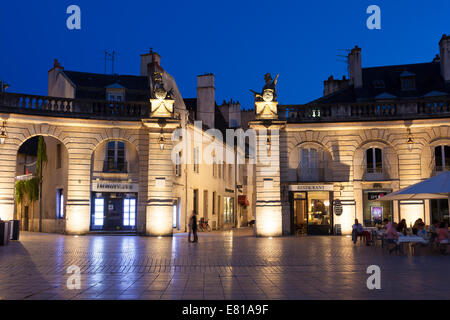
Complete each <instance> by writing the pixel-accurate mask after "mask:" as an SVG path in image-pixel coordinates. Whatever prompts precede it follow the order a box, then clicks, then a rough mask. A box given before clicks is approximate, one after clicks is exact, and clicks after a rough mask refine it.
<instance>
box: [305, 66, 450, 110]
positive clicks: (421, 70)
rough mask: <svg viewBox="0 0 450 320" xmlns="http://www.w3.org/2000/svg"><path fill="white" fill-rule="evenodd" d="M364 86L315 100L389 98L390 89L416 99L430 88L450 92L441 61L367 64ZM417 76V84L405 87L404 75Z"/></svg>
mask: <svg viewBox="0 0 450 320" xmlns="http://www.w3.org/2000/svg"><path fill="white" fill-rule="evenodd" d="M362 75H363V87H362V88H354V87H353V86H349V87H346V88H344V89H341V90H339V91H337V92H334V93H332V94H329V95H327V96H324V97H322V98H319V99H316V100H313V101H311V102H310V103H313V104H322V103H323V104H326V103H354V102H368V101H376V100H378V99H379V98H380V97H381V98H384V99H385V98H386V97H385V96H386V93H387V94H389V96H390V97H391V98H392V99H395V100H399V99H416V98H422V97H424V96H427V95H428V94H429V93H430V92H441V93H444V94H450V85H449V84H446V83H445V81H444V79H443V78H442V76H441V69H440V64H439V61H434V62H430V63H417V64H405V65H396V66H382V67H372V68H363V69H362ZM405 76H407V77H413V78H414V79H415V88H414V89H412V90H402V86H401V78H404V77H405Z"/></svg>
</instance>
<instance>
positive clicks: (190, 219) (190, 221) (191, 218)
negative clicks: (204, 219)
mask: <svg viewBox="0 0 450 320" xmlns="http://www.w3.org/2000/svg"><path fill="white" fill-rule="evenodd" d="M193 217H194V213H192V215H191V217H190V218H189V224H188V226H189V235H188V242H192V241H191V233H192V220H193Z"/></svg>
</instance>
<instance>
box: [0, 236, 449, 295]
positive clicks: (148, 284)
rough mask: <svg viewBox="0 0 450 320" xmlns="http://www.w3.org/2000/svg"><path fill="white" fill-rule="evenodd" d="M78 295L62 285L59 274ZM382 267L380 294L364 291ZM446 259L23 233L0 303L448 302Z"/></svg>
mask: <svg viewBox="0 0 450 320" xmlns="http://www.w3.org/2000/svg"><path fill="white" fill-rule="evenodd" d="M72 265H75V266H78V267H79V268H80V269H81V289H74V290H69V289H68V288H67V279H68V277H69V275H68V274H67V268H68V267H69V266H72ZM369 265H378V266H379V267H380V268H381V290H369V289H368V288H367V286H366V281H367V278H368V277H369V274H367V273H366V270H367V267H368V266H369ZM449 270H450V256H448V255H439V254H438V253H431V252H428V251H422V253H421V255H418V256H411V255H406V256H398V255H392V256H390V255H389V254H388V253H387V252H386V251H385V250H383V249H382V248H381V247H380V246H377V247H366V246H364V245H363V244H361V243H359V242H358V244H357V245H356V246H355V245H353V243H352V242H351V240H350V239H349V238H347V237H345V236H342V237H338V236H330V237H327V236H317V237H313V236H310V237H284V238H273V239H268V238H255V237H254V236H253V235H252V230H249V229H240V230H233V231H224V232H211V233H200V234H199V243H198V244H193V243H188V241H187V235H186V234H185V233H179V234H176V235H174V237H172V238H169V237H167V238H166V237H163V238H160V239H158V238H151V237H139V236H128V235H126V236H124V235H122V236H114V235H89V236H79V237H75V236H64V235H59V234H39V233H29V232H23V233H21V239H20V241H19V242H12V243H10V244H9V245H8V246H3V247H0V299H214V300H218V299H450V273H449Z"/></svg>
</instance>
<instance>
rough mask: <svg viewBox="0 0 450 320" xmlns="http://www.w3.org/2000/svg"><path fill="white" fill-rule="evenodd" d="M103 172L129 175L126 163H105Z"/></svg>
mask: <svg viewBox="0 0 450 320" xmlns="http://www.w3.org/2000/svg"><path fill="white" fill-rule="evenodd" d="M103 172H105V173H128V163H127V162H126V161H117V162H115V161H107V160H105V161H103Z"/></svg>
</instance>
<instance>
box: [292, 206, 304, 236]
mask: <svg viewBox="0 0 450 320" xmlns="http://www.w3.org/2000/svg"><path fill="white" fill-rule="evenodd" d="M293 218H294V221H293V226H294V234H295V235H306V234H307V232H308V229H307V228H308V211H307V207H306V199H295V200H294V216H293Z"/></svg>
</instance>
